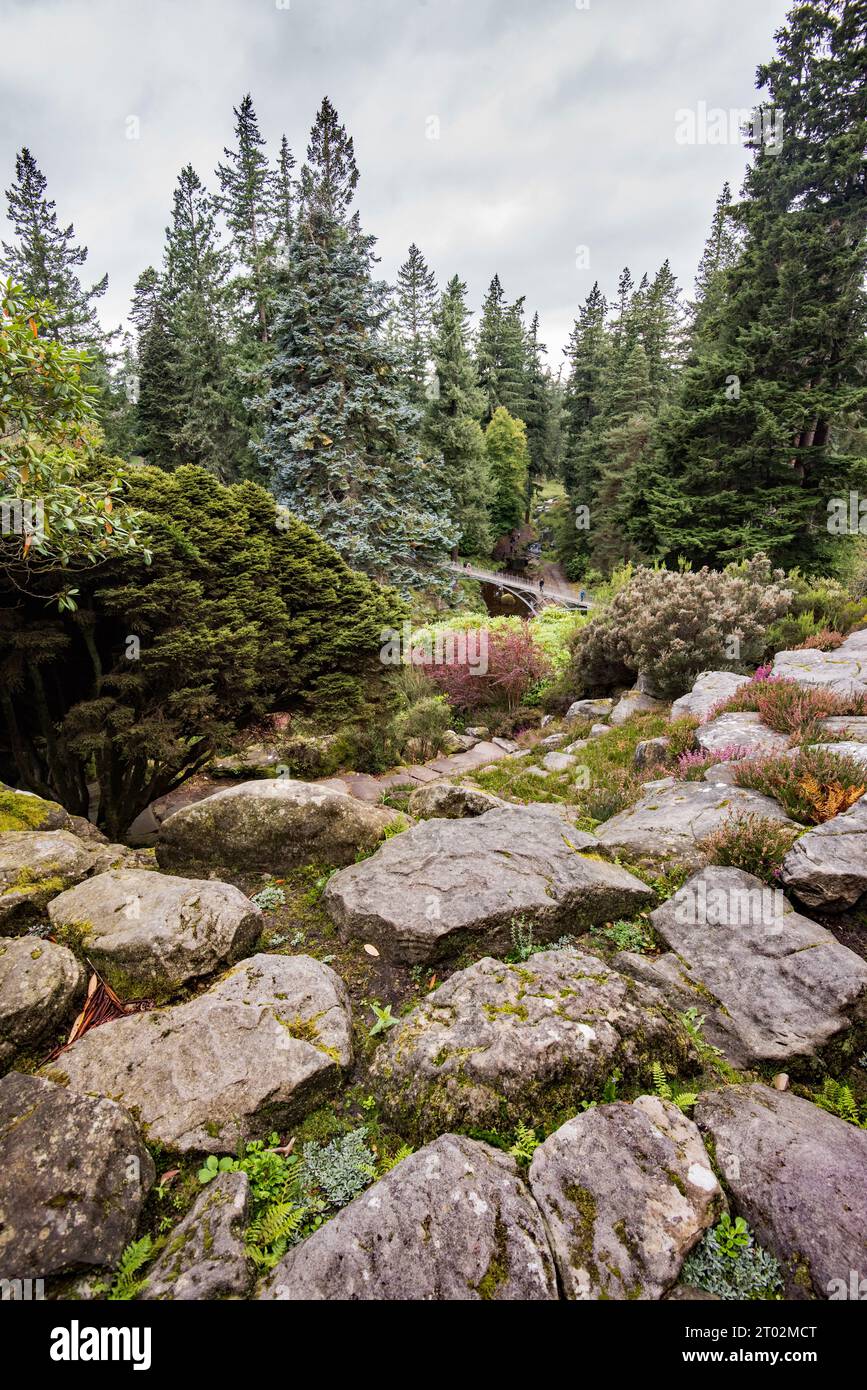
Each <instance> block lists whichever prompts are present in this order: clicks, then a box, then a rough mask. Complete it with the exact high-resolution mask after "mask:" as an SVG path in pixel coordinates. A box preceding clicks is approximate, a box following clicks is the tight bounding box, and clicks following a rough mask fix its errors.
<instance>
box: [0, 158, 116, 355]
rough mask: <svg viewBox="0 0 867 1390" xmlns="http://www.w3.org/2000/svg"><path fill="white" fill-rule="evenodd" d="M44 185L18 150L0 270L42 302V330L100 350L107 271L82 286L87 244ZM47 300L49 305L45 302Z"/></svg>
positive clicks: (83, 348)
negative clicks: (10, 236)
mask: <svg viewBox="0 0 867 1390" xmlns="http://www.w3.org/2000/svg"><path fill="white" fill-rule="evenodd" d="M46 189H47V181H46V178H45V175H44V174H43V172H42V170H41V169H40V168H39V165H38V164H37V163H36V160H35V159H34V158H33V155H32V154H31V153H30V151H29V150H28V149H26V148H25V149H22V151H21V153H20V154H19V155H17V156H16V158H15V181H14V182H13V184H12V186H11V187H10V188H8V189H7V190H6V199H7V203H8V217H9V220H10V222H11V223H12V226H13V229H14V232H15V240H14V241H13V242H6V241H4V242H3V243H2V245H3V258H2V270H3V273H4V274H5V275H7V276H9V277H10V278H11V279H13V280H15V281H16V282H17V283H18V284H20V285H22V286H23V288H24V289H25V291H26V292H27V293H28V294H30V295H33V297H34V298H35V299H38V300H40V301H41V302H42V304H43V314H44V317H43V323H44V331H45V332H46V333H48V335H49V336H50V337H51V338H53V339H54V340H55V341H56V342H60V343H63V344H64V346H65V347H71V348H74V349H76V350H77V351H86V352H88V353H89V354H91V355H92V354H94V353H100V354H103V353H104V352H105V350H106V337H105V334H104V333H103V332H102V330H101V329H100V326H99V323H98V320H97V316H96V304H95V301H96V300H97V299H99V298H101V296H102V295H104V294H105V291H106V289H107V288H108V276H107V275H104V276H103V277H102V279H101V280H99V281H97V283H96V284H95V285H92V286H91V287H90V289H84V287H83V286H82V284H81V280H80V278H79V274H78V271H79V267H81V266H83V265H84V263H85V261H86V260H87V247H86V246H78V245H76V243H75V228H74V227H73V226H72V224H71V223H70V224H69V226H67V227H61V226H60V224H59V223H58V220H57V213H56V211H55V203H54V201H53V200H52V199H49V198H48V196H47V192H46ZM46 301H47V302H48V303H49V304H50V305H51V306H53V307H52V308H51V309H48V308H46V307H45V305H46Z"/></svg>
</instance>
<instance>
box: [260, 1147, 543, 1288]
mask: <svg viewBox="0 0 867 1390" xmlns="http://www.w3.org/2000/svg"><path fill="white" fill-rule="evenodd" d="M258 1297H259V1298H263V1299H292V1300H304V1301H307V1300H319V1301H322V1300H326V1299H334V1300H342V1301H360V1300H368V1299H370V1300H378V1301H385V1302H397V1301H410V1300H411V1301H426V1302H427V1301H430V1302H447V1301H448V1302H454V1301H464V1300H466V1301H476V1300H479V1299H485V1300H488V1299H490V1300H493V1301H496V1302H505V1301H510V1302H523V1301H525V1300H534V1301H535V1300H541V1299H544V1300H547V1299H555V1298H556V1297H557V1282H556V1276H555V1274H554V1262H553V1260H552V1258H551V1251H550V1248H549V1245H548V1239H547V1236H546V1234H545V1227H544V1224H543V1222H542V1218H541V1216H540V1214H539V1210H538V1208H537V1207H536V1204H535V1203H534V1201H533V1199H532V1198H531V1196H530V1194H529V1192H528V1191H527V1188H526V1186H525V1184H524V1183H523V1182H522V1180H521V1178H520V1176H519V1174H518V1169H517V1166H516V1164H515V1161H514V1159H511V1158H509V1157H508V1156H507V1155H506V1154H504V1153H502V1152H501V1151H500V1150H498V1149H492V1148H490V1147H489V1146H488V1145H487V1144H482V1143H479V1142H477V1141H476V1140H473V1139H466V1138H464V1137H463V1135H457V1134H446V1135H443V1136H442V1138H440V1139H436V1140H435V1141H434V1143H432V1144H428V1145H427V1147H426V1148H423V1149H419V1150H418V1152H417V1153H414V1154H411V1155H410V1156H409V1158H405V1159H404V1160H403V1161H402V1162H401V1163H399V1164H398V1165H397V1167H396V1168H393V1169H392V1170H391V1172H390V1173H388V1174H387V1175H386V1176H385V1177H384V1178H381V1179H380V1181H379V1182H378V1183H375V1184H374V1186H373V1187H371V1188H369V1189H368V1190H367V1191H366V1192H363V1193H362V1194H361V1195H360V1196H359V1197H356V1198H355V1200H354V1201H353V1202H350V1204H349V1206H348V1207H346V1208H345V1209H344V1210H343V1211H341V1212H340V1213H338V1215H337V1216H335V1217H334V1218H333V1219H332V1220H331V1221H329V1222H328V1223H327V1225H325V1226H323V1227H321V1229H320V1230H318V1231H315V1232H314V1234H313V1235H311V1236H308V1238H307V1239H306V1240H305V1241H302V1243H301V1244H300V1245H298V1246H296V1247H295V1248H294V1249H293V1250H290V1251H289V1253H288V1255H286V1256H285V1257H284V1259H283V1260H281V1262H280V1264H279V1265H278V1266H277V1268H276V1269H275V1270H274V1273H273V1274H272V1275H271V1277H270V1278H269V1279H268V1280H267V1281H266V1282H265V1284H264V1285H263V1287H262V1288H261V1290H260V1292H259V1294H258Z"/></svg>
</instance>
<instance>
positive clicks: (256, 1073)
mask: <svg viewBox="0 0 867 1390" xmlns="http://www.w3.org/2000/svg"><path fill="white" fill-rule="evenodd" d="M351 1060H352V1016H351V1012H350V1007H349V999H348V996H347V993H346V989H345V987H344V985H343V982H342V980H341V979H340V978H339V976H337V975H335V973H334V971H333V970H331V969H330V968H329V967H328V966H327V965H323V964H322V963H321V961H317V960H313V959H312V958H311V957H310V956H277V955H265V954H260V955H257V956H252V957H251V958H250V959H249V960H246V961H244V962H243V964H241V965H237V966H235V968H234V969H233V970H231V971H230V972H229V974H228V975H226V976H225V977H224V978H223V979H222V980H221V981H220V982H219V983H218V984H216V985H213V986H212V987H211V988H210V989H209V990H207V991H206V992H205V993H204V994H200V995H198V996H197V997H196V998H195V999H190V1000H189V1001H188V1002H187V1003H185V1004H176V1005H174V1006H173V1007H171V1008H166V1009H151V1010H149V1011H148V1012H146V1013H138V1014H131V1015H130V1016H129V1017H127V1018H122V1019H117V1020H115V1022H113V1023H105V1024H103V1025H102V1026H101V1027H99V1028H93V1029H91V1030H90V1032H89V1033H85V1035H84V1037H83V1038H81V1039H79V1041H78V1042H76V1043H73V1044H72V1046H71V1047H69V1048H67V1049H66V1051H65V1052H63V1053H62V1054H61V1055H60V1057H59V1058H58V1059H57V1061H56V1063H55V1064H53V1066H52V1067H50V1068H46V1074H47V1075H50V1076H51V1077H52V1078H53V1079H55V1080H58V1081H63V1082H66V1083H68V1085H69V1087H70V1089H71V1090H72V1091H78V1092H85V1093H89V1094H94V1095H110V1096H113V1097H114V1098H115V1099H116V1100H118V1101H120V1103H121V1104H122V1105H125V1106H126V1107H127V1108H128V1109H129V1110H132V1111H133V1112H134V1113H135V1114H136V1116H137V1117H138V1118H139V1120H140V1122H141V1124H142V1126H143V1128H144V1130H145V1132H146V1134H147V1136H148V1138H149V1140H152V1141H153V1140H156V1141H157V1142H158V1143H160V1144H164V1145H165V1146H166V1147H167V1148H169V1149H175V1150H178V1151H179V1152H181V1153H189V1152H192V1151H196V1150H199V1151H201V1152H203V1153H220V1154H224V1153H229V1152H234V1151H235V1150H236V1149H237V1146H238V1144H239V1143H240V1142H241V1140H247V1139H255V1138H260V1137H261V1136H262V1135H265V1134H268V1133H270V1131H271V1130H273V1129H279V1128H282V1127H284V1126H286V1125H288V1124H291V1123H294V1122H295V1121H296V1120H297V1119H298V1118H299V1117H300V1116H302V1115H304V1114H305V1113H306V1112H307V1111H308V1110H311V1109H314V1108H315V1107H316V1106H317V1105H319V1104H321V1102H322V1099H323V1098H324V1097H325V1096H327V1095H328V1094H330V1092H331V1091H333V1089H334V1088H335V1087H336V1085H337V1083H338V1080H339V1078H340V1075H341V1072H342V1070H343V1069H344V1068H346V1067H348V1066H349V1064H350V1062H351Z"/></svg>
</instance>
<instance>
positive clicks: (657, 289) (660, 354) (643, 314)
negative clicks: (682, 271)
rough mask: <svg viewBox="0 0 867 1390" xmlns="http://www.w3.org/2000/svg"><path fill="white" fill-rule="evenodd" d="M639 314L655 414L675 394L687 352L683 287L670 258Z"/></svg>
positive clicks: (639, 336)
mask: <svg viewBox="0 0 867 1390" xmlns="http://www.w3.org/2000/svg"><path fill="white" fill-rule="evenodd" d="M635 313H636V323H637V329H638V333H637V341H638V342H640V343H641V345H642V347H643V348H644V354H645V358H646V362H647V373H648V383H649V388H650V401H651V404H652V406H653V409H654V411H659V409H660V407H661V406H662V404H663V402H664V401H665V400H667V399H668V397H669V395H670V394H671V390H672V387H673V385H674V382H675V379H676V376H677V374H678V371H679V368H680V365H681V358H682V349H683V319H684V311H683V308H682V305H681V302H680V287H679V285H678V283H677V279H676V277H675V275H674V272H673V270H672V269H671V264H670V262H669V261H668V260H667V259H666V260H665V261H663V263H662V265H661V266H660V268H659V270H658V271H657V273H656V275H655V276H654V278H653V281H652V282H651V283H650V284H649V285H648V286H647V287H646V289H645V290H644V292H643V294H642V296H641V300H640V303H639V304H638V306H637V307H636V311H635ZM633 346H634V344H633ZM630 351H631V349H630Z"/></svg>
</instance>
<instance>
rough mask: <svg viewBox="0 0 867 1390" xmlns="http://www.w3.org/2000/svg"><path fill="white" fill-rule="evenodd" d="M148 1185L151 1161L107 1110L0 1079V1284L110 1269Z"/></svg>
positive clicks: (46, 1088) (130, 1129)
mask: <svg viewBox="0 0 867 1390" xmlns="http://www.w3.org/2000/svg"><path fill="white" fill-rule="evenodd" d="M97 1031H99V1030H97ZM153 1181H154V1164H153V1159H152V1158H151V1156H150V1154H149V1153H148V1151H147V1149H146V1148H145V1146H144V1144H143V1143H142V1141H141V1138H140V1136H139V1134H138V1132H137V1131H136V1127H135V1125H134V1124H133V1121H132V1120H131V1118H130V1116H129V1115H128V1114H127V1113H126V1111H125V1110H122V1109H121V1107H120V1106H119V1105H116V1104H115V1102H114V1101H112V1100H95V1099H93V1098H92V1097H91V1096H82V1095H75V1094H73V1092H71V1091H67V1090H65V1089H64V1088H63V1087H62V1086H55V1085H52V1083H51V1082H50V1081H44V1080H42V1079H41V1078H40V1077H37V1076H25V1075H24V1074H23V1073H22V1072H15V1071H13V1072H9V1074H8V1075H7V1076H4V1077H3V1079H2V1080H0V1278H2V1279H42V1278H46V1277H47V1276H49V1275H52V1274H57V1273H60V1272H61V1271H63V1270H74V1269H79V1268H88V1267H90V1268H93V1267H96V1266H99V1265H111V1264H114V1263H115V1261H116V1260H117V1259H118V1257H119V1256H120V1254H121V1251H122V1250H123V1249H124V1247H125V1246H126V1245H127V1244H128V1243H129V1241H130V1240H132V1238H133V1236H134V1234H135V1230H136V1226H137V1224H138V1218H139V1213H140V1212H141V1208H142V1204H143V1203H144V1200H145V1197H146V1196H147V1194H148V1192H149V1190H150V1188H151V1187H152V1186H153Z"/></svg>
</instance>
